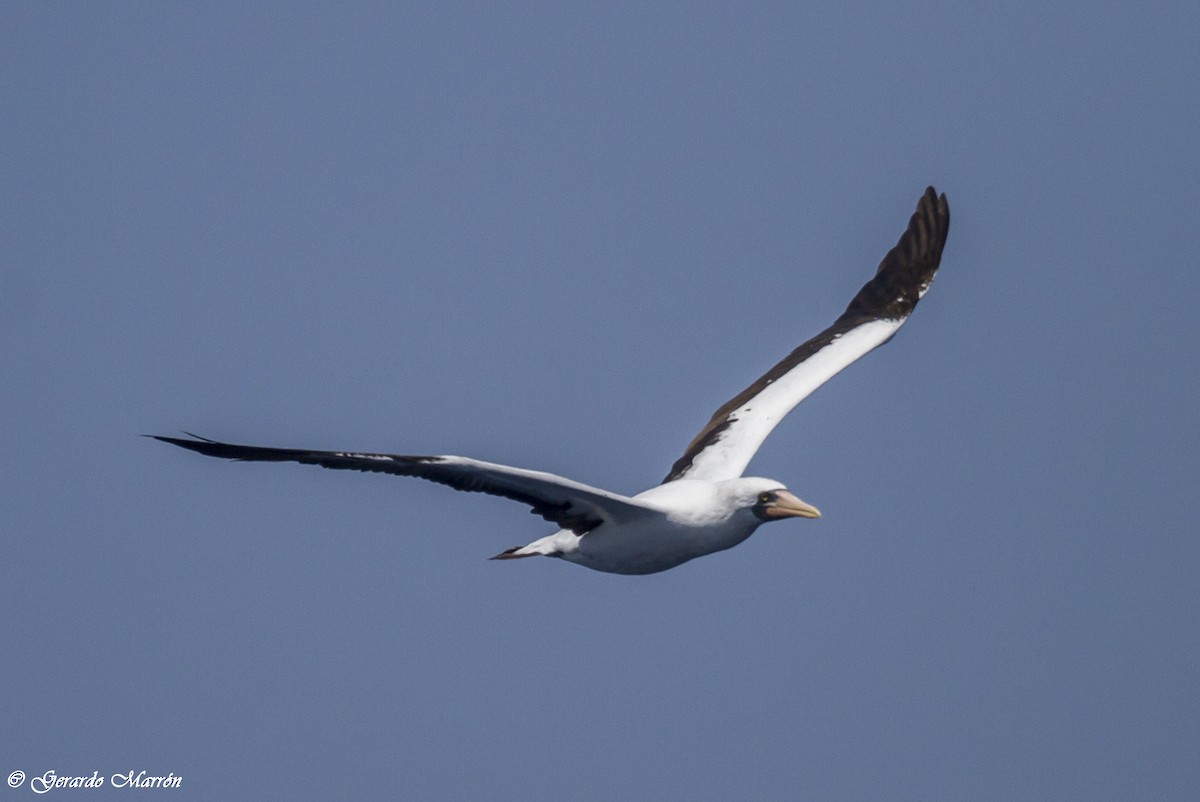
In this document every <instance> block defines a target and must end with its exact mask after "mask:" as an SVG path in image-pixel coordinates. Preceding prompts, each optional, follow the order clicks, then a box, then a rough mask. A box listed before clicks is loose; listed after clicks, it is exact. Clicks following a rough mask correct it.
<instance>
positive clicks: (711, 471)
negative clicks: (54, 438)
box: [154, 187, 950, 574]
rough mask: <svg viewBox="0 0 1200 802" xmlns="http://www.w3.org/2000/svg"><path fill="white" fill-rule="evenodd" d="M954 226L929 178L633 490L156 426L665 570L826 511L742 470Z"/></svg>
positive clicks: (609, 558)
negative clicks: (761, 530) (527, 512)
mask: <svg viewBox="0 0 1200 802" xmlns="http://www.w3.org/2000/svg"><path fill="white" fill-rule="evenodd" d="M949 226H950V210H949V206H948V204H947V203H946V196H945V195H942V196H941V197H938V196H937V195H936V194H935V193H934V191H933V188H932V187H929V188H928V189H926V190H925V194H924V195H923V196H922V198H921V200H920V201H919V202H918V204H917V210H916V212H915V213H914V214H913V215H912V218H911V219H910V220H909V224H908V228H907V229H906V230H905V232H904V234H903V235H902V236H901V237H900V241H899V242H898V243H897V244H896V246H895V247H894V248H892V249H891V250H890V251H889V252H888V253H887V255H886V256H885V257H884V258H883V261H882V262H881V263H880V265H879V269H878V270H877V271H876V274H875V277H874V278H872V279H871V280H870V281H868V282H867V283H866V284H865V285H864V286H863V288H862V289H861V290H859V292H858V294H857V295H855V296H854V299H853V300H852V301H851V302H850V305H849V306H848V307H847V308H846V311H845V312H844V313H842V315H841V316H840V317H839V318H838V319H837V320H835V321H834V322H833V324H832V325H831V326H829V327H828V328H827V329H825V330H824V331H822V332H821V333H819V334H817V335H816V336H815V337H812V338H810V339H809V340H807V341H805V342H804V343H802V344H801V345H800V346H799V347H797V348H796V349H795V350H793V351H792V352H791V353H790V354H789V355H788V356H786V357H785V358H784V359H783V360H781V361H780V362H778V363H777V364H776V365H775V366H774V367H773V368H771V369H770V370H769V371H767V373H766V374H764V375H763V376H762V377H761V378H759V379H758V380H757V381H756V382H754V383H753V384H752V385H750V386H749V387H747V388H746V389H745V390H743V391H742V392H741V393H739V394H738V395H737V396H735V397H734V398H733V399H731V400H730V401H729V402H727V403H726V404H724V405H723V406H722V407H721V408H720V409H718V410H717V411H716V413H715V414H714V415H713V416H712V418H711V420H709V422H708V424H707V425H705V427H704V428H703V429H702V430H701V431H700V434H698V435H697V436H696V437H695V439H693V440H692V442H691V443H690V444H689V445H688V448H687V450H686V451H685V452H684V454H683V456H682V457H680V458H679V459H678V460H676V462H675V464H674V465H673V466H672V468H671V470H670V472H669V473H668V474H667V476H666V478H665V479H664V480H663V483H662V484H660V485H658V486H656V487H652V488H650V489H649V490H646V491H643V492H642V493H639V494H637V495H636V496H632V497H630V496H623V495H621V494H619V493H612V492H610V491H607V490H601V489H600V488H596V487H590V486H588V485H585V484H582V483H580V482H576V481H573V480H571V479H565V478H563V477H561V476H555V475H554V474H550V473H544V472H540V471H530V470H526V469H523V468H513V467H511V466H507V465H498V464H495V463H489V462H482V461H480V460H475V459H470V458H467V457H455V456H410V455H403V454H375V453H362V452H346V451H313V450H308V449H293V448H268V447H262V446H245V445H236V444H232V443H221V442H218V441H215V440H208V439H206V438H202V437H196V436H195V435H192V438H193V439H190V440H185V439H181V438H176V437H160V436H154V437H155V439H157V440H162V441H164V442H167V443H172V444H174V445H177V446H181V447H183V448H187V449H190V450H192V451H197V452H200V453H201V454H206V455H208V456H213V457H223V458H226V459H234V460H252V461H267V462H300V463H305V464H311V465H320V466H322V467H325V468H335V469H349V470H357V471H370V472H377V473H391V474H395V475H399V476H416V477H419V478H422V479H428V480H430V481H434V482H440V483H442V484H446V485H449V486H450V487H453V488H454V489H456V490H465V491H474V492H482V493H490V494H492V495H497V496H503V497H505V498H510V499H513V500H514V501H519V502H521V503H523V504H527V505H528V506H529V507H530V508H531V509H532V511H533V512H534V513H535V514H537V515H540V516H542V517H543V518H545V519H546V520H548V521H552V522H554V523H556V524H558V526H559V527H560V529H559V530H558V531H556V532H554V533H553V534H551V535H548V536H546V537H543V538H540V539H538V540H535V541H533V542H532V543H529V544H528V545H525V546H518V547H516V548H512V549H509V550H507V551H505V552H502V553H500V554H498V555H496V557H495V558H493V559H499V560H511V559H517V558H521V557H535V556H546V557H557V558H560V559H562V560H566V561H567V562H572V563H576V564H578V565H582V566H584V567H587V568H592V569H594V570H597V571H605V572H608V573H615V574H651V573H656V572H658V571H665V570H667V569H668V568H674V567H675V566H677V565H681V564H682V563H685V562H687V561H688V560H692V559H695V558H696V557H701V556H704V555H706V554H712V553H713V552H717V551H723V550H725V549H728V548H732V547H733V546H736V545H738V544H739V543H741V542H742V541H744V540H745V539H746V538H748V537H750V535H752V534H753V533H754V531H755V530H756V529H757V528H758V527H759V526H761V525H762V524H763V523H766V522H768V521H772V520H780V519H783V518H792V517H800V518H817V517H820V513H819V512H818V511H817V509H816V508H815V507H813V506H811V505H809V504H806V503H805V502H803V501H801V500H800V499H798V498H796V497H795V496H794V495H792V494H791V493H790V492H789V491H787V490H786V489H785V488H784V485H783V483H782V482H777V481H774V480H772V479H762V478H757V477H743V476H742V473H743V472H744V471H745V469H746V467H747V465H749V463H750V460H751V459H752V458H753V457H754V454H755V453H756V452H757V451H758V449H759V447H760V446H761V445H762V443H763V441H764V440H765V439H766V438H767V436H768V435H769V434H770V433H771V431H772V430H774V428H775V426H776V425H778V423H779V422H780V421H781V420H783V418H784V416H786V415H787V414H788V412H790V411H791V410H792V409H793V408H794V407H795V406H796V405H797V404H798V403H800V401H802V400H804V399H805V398H806V397H808V395H809V394H811V393H812V392H813V391H814V390H816V389H817V388H818V387H820V386H821V385H822V384H824V383H825V382H826V381H828V380H829V379H830V378H832V377H833V376H834V375H836V374H837V373H838V372H840V371H841V370H843V369H844V368H845V367H847V366H848V365H850V364H851V363H853V362H854V361H856V360H857V359H859V358H860V357H862V356H863V355H864V354H866V353H868V352H869V351H871V350H873V349H874V348H877V347H879V346H880V345H882V344H884V343H885V342H887V341H888V340H890V339H891V338H892V336H893V335H894V334H895V333H896V331H897V330H899V328H900V327H901V326H902V325H903V324H904V322H905V321H906V320H907V319H908V317H909V315H911V314H912V311H913V309H914V308H915V307H916V305H917V301H919V300H920V299H921V297H922V296H923V295H924V294H925V292H926V290H928V288H929V284H930V282H931V281H932V280H933V277H934V274H935V273H936V272H937V268H938V264H939V262H940V261H941V255H942V248H943V246H944V244H945V241H946V235H947V233H948V231H949Z"/></svg>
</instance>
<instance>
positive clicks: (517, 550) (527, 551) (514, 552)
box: [488, 544, 543, 560]
mask: <svg viewBox="0 0 1200 802" xmlns="http://www.w3.org/2000/svg"><path fill="white" fill-rule="evenodd" d="M531 546H532V544H530V545H529V546H513V547H512V548H511V549H507V550H505V551H502V552H500V553H499V554H497V555H496V556H495V557H490V558H488V559H492V560H519V559H521V558H522V557H541V556H543V552H540V551H532V550H531Z"/></svg>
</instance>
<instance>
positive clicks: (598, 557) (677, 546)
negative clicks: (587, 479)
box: [555, 521, 755, 574]
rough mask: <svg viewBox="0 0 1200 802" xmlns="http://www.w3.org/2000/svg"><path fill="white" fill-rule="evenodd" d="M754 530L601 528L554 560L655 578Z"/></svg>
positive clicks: (731, 526)
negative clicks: (653, 576) (560, 559)
mask: <svg viewBox="0 0 1200 802" xmlns="http://www.w3.org/2000/svg"><path fill="white" fill-rule="evenodd" d="M754 529H755V527H753V526H749V527H747V526H745V525H737V524H735V523H734V522H732V521H730V522H728V523H727V524H725V525H723V526H716V527H714V526H706V527H695V526H687V525H681V524H676V523H672V522H669V521H668V522H664V521H656V522H653V523H652V524H649V525H646V524H643V525H638V524H627V525H625V526H619V527H613V528H611V529H610V528H609V527H601V528H600V529H598V530H596V531H595V532H592V533H589V534H587V535H584V536H583V537H582V538H580V540H579V542H578V545H577V547H576V548H575V549H573V550H571V551H568V552H564V553H562V554H558V555H555V556H558V557H561V558H562V559H564V560H567V561H569V562H573V563H576V564H578V565H582V566H584V567H587V568H591V569H593V570H595V571H604V572H607V573H611V574H654V573H658V572H659V571H666V570H667V569H668V568H674V567H675V566H677V565H682V564H683V563H685V562H687V561H688V560H693V559H695V558H697V557H703V556H704V555H705V554H712V553H713V552H717V551H724V550H725V549H729V548H733V547H734V546H736V545H737V544H739V543H741V542H742V541H744V540H745V539H746V538H748V537H750V535H751V534H752V533H753V532H754Z"/></svg>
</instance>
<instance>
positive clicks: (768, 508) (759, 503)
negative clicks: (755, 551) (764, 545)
mask: <svg viewBox="0 0 1200 802" xmlns="http://www.w3.org/2000/svg"><path fill="white" fill-rule="evenodd" d="M740 483H741V487H739V488H738V490H739V494H738V495H739V496H740V497H741V498H740V500H741V501H742V502H743V504H745V506H747V507H749V509H750V510H751V512H753V513H754V515H755V516H756V517H757V518H758V519H759V520H760V521H763V522H766V521H778V520H782V519H784V518H820V517H821V511H820V510H818V509H817V508H816V507H814V506H812V505H811V504H808V503H806V502H804V501H801V500H800V499H798V498H796V496H795V495H793V494H792V493H791V492H790V491H789V490H788V489H787V488H785V487H784V486H783V484H782V483H780V482H777V481H775V480H774V479H759V478H756V477H751V478H746V479H742V480H740Z"/></svg>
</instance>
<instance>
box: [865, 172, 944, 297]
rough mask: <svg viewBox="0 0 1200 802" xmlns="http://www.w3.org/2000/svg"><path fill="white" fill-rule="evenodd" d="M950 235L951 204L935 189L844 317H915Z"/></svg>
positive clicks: (927, 192)
mask: <svg viewBox="0 0 1200 802" xmlns="http://www.w3.org/2000/svg"><path fill="white" fill-rule="evenodd" d="M949 232H950V204H949V202H947V200H946V196H945V194H942V195H940V196H939V195H938V194H937V192H936V191H935V190H934V188H933V187H926V188H925V194H924V195H922V196H921V199H920V200H919V201H917V208H916V211H914V212H913V214H912V217H911V218H909V221H908V228H907V229H905V231H904V233H903V234H902V235H901V236H900V240H899V242H897V243H896V245H895V247H893V248H892V249H891V250H890V251H888V252H887V255H886V256H884V257H883V261H881V262H880V263H879V269H878V270H877V271H876V272H875V277H874V278H873V279H871V280H870V281H868V282H867V283H866V284H865V285H864V286H863V288H862V289H861V290H859V291H858V294H857V295H855V296H854V300H852V301H851V302H850V305H849V306H847V307H846V312H845V314H844V315H843V317H853V318H886V319H890V320H898V319H901V318H904V317H907V316H908V315H910V314H912V310H913V308H914V307H915V306H916V305H917V301H919V300H920V299H921V296H922V295H924V294H925V291H926V290H927V289H929V285H930V283H931V282H932V281H933V277H934V274H936V273H937V269H938V265H939V264H940V263H941V261H942V249H943V248H944V247H945V245H946V235H947V234H948V233H949Z"/></svg>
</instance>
